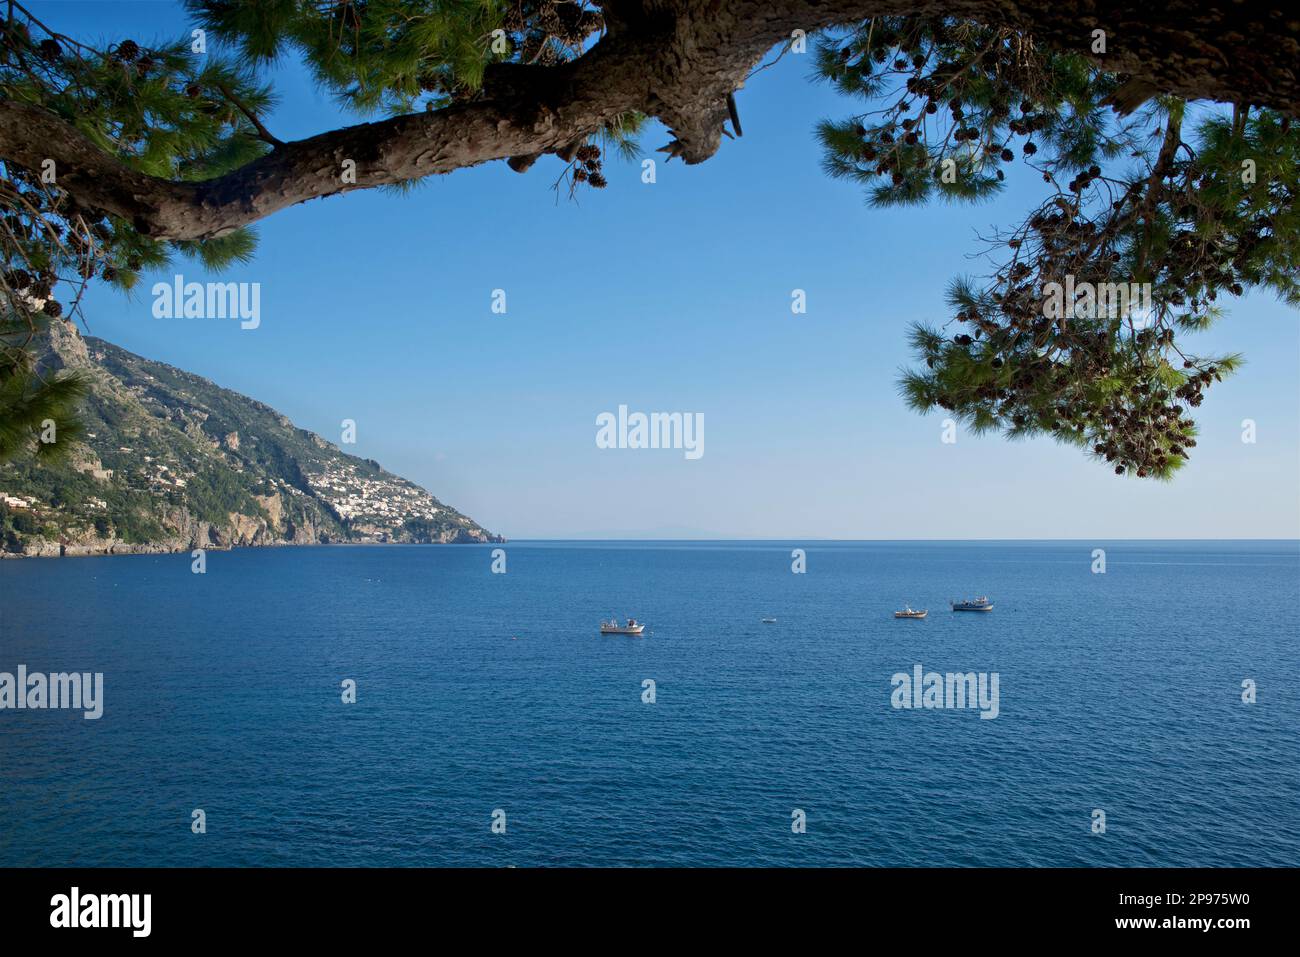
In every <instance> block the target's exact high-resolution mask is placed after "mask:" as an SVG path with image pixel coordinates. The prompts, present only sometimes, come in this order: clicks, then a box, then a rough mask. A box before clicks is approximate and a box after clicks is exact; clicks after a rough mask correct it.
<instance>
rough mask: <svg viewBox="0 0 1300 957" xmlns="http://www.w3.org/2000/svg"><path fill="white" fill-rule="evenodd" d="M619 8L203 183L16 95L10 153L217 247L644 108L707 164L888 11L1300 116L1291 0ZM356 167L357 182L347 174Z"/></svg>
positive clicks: (530, 149)
mask: <svg viewBox="0 0 1300 957" xmlns="http://www.w3.org/2000/svg"><path fill="white" fill-rule="evenodd" d="M605 10H606V21H607V25H608V28H609V29H608V34H607V35H606V36H605V37H604V38H603V39H602V40H601V41H600V42H599V43H598V44H597V45H596V46H595V47H594V48H593V49H592V50H591V51H590V52H588V53H587V54H585V55H584V56H582V57H581V58H580V59H578V60H577V61H575V62H573V63H570V64H565V65H562V66H556V67H524V66H503V67H499V68H497V69H495V70H492V71H490V72H489V74H488V77H487V79H486V81H485V85H484V96H483V97H482V98H480V99H476V100H474V101H473V102H470V103H466V104H462V105H456V106H451V107H448V108H446V109H443V110H439V111H436V112H432V113H420V114H412V115H408V116H400V117H395V118H393V119H388V120H384V121H382V122H377V123H366V124H361V125H358V126H351V127H347V128H344V129H339V130H334V131H331V132H328V133H323V134H320V135H319V136H314V137H311V138H310V139H306V140H299V141H296V142H293V143H286V144H282V145H278V146H276V147H275V148H274V149H273V150H272V151H271V152H270V153H268V154H267V155H266V156H264V157H262V158H260V159H258V160H256V161H254V162H252V163H249V164H248V165H246V166H244V167H242V168H240V169H239V170H236V171H234V172H232V173H229V174H227V175H225V176H222V177H219V178H217V179H214V180H210V181H206V182H202V183H177V182H171V181H167V180H161V179H157V178H155V177H150V176H146V175H143V174H141V173H137V172H135V171H133V170H131V169H129V168H128V167H126V166H125V165H123V164H122V163H120V162H119V161H118V160H117V159H116V158H114V157H113V156H110V155H109V154H107V153H104V152H103V151H102V150H100V149H99V148H98V147H96V146H94V145H93V144H92V143H90V142H89V140H87V139H86V138H85V137H84V136H83V135H82V134H80V133H79V132H78V131H77V130H76V129H75V128H73V127H72V126H70V125H69V124H68V123H66V122H65V121H64V120H62V119H61V118H60V117H58V116H56V115H55V114H53V113H51V112H49V111H46V110H43V109H40V108H38V107H34V106H30V105H27V104H22V103H15V102H12V101H8V102H4V103H0V156H3V157H4V158H6V159H9V160H12V161H14V162H17V163H19V164H21V165H23V166H27V167H30V168H34V169H39V168H40V165H41V162H42V161H43V160H45V159H47V158H48V159H53V160H54V161H55V163H56V167H57V173H58V183H59V186H60V187H62V188H63V189H65V190H67V191H68V192H69V193H70V194H71V195H73V196H75V197H76V198H77V199H78V201H79V202H81V203H83V204H84V205H87V206H91V207H95V208H100V209H103V210H106V211H108V212H111V213H114V214H116V215H119V216H122V217H124V218H127V219H129V220H131V221H132V222H133V223H134V224H135V225H136V227H137V228H138V229H139V230H140V231H141V232H143V233H145V234H147V235H150V236H154V237H156V238H159V239H172V240H184V239H202V238H207V237H213V236H219V235H222V234H223V233H226V232H229V231H230V230H233V229H235V228H238V227H240V226H244V225H247V224H249V223H252V222H255V221H257V220H259V219H261V218H263V217H265V216H268V215H270V214H272V213H274V212H276V211H277V210H280V209H283V208H285V207H286V206H291V205H293V204H295V203H301V202H303V201H305V200H308V199H312V198H315V197H320V196H329V195H332V194H335V193H340V192H345V191H347V190H351V189H365V188H369V187H374V186H381V185H387V184H392V183H397V182H400V181H403V180H409V179H415V178H420V177H424V176H429V175H431V174H435V173H448V172H451V171H453V170H457V169H461V168H464V167H468V166H474V165H476V164H479V163H483V162H487V161H489V160H495V159H503V158H508V157H521V158H523V157H529V156H532V155H535V154H538V153H543V152H547V151H554V150H557V149H562V148H563V147H565V146H566V145H567V144H570V143H572V142H573V141H574V140H575V139H578V138H580V137H583V136H586V135H588V134H590V133H592V132H594V131H595V130H597V129H599V128H600V127H601V126H602V125H603V124H605V123H607V122H609V121H611V120H613V119H614V118H615V117H617V116H619V115H620V114H623V113H627V112H631V111H641V112H645V113H648V114H650V115H652V116H655V117H657V118H659V119H660V120H662V121H663V122H664V123H665V124H666V125H667V126H668V127H669V128H670V129H671V130H672V131H673V134H674V136H675V137H676V143H677V144H678V145H677V147H676V151H677V153H678V154H679V155H681V157H682V158H683V159H684V160H685V161H686V162H687V163H699V162H702V161H704V160H706V159H708V158H709V157H710V156H712V155H713V154H714V153H715V152H716V151H717V149H718V146H719V144H720V142H721V137H722V129H723V124H724V122H725V121H726V120H727V118H728V110H727V96H728V95H729V94H731V93H732V92H734V91H735V90H736V89H738V88H739V87H740V86H741V85H742V84H743V82H744V80H745V77H746V76H747V75H748V73H749V71H750V70H751V69H753V67H754V65H755V64H756V63H757V62H758V61H759V60H760V58H761V57H762V56H763V55H764V54H765V53H766V52H767V51H769V50H770V49H772V47H773V46H775V45H776V44H779V43H782V42H784V41H788V40H789V39H790V36H791V33H792V31H794V30H796V29H798V30H804V31H805V32H807V33H812V32H813V31H815V30H819V29H821V28H823V27H826V26H829V25H832V24H836V23H850V22H854V21H858V20H862V19H866V18H869V17H872V16H878V15H886V14H908V15H916V16H939V15H945V16H955V17H960V18H963V19H970V20H976V21H980V22H984V23H988V24H994V25H1004V26H1008V27H1014V28H1016V29H1019V30H1022V31H1023V32H1026V33H1029V34H1031V35H1032V36H1033V37H1034V39H1035V40H1036V41H1037V42H1039V43H1045V44H1048V45H1050V46H1052V47H1055V48H1059V49H1063V50H1074V51H1077V52H1080V53H1084V54H1088V55H1092V54H1091V47H1092V43H1093V31H1094V30H1098V29H1100V30H1105V31H1106V51H1107V52H1106V53H1105V54H1100V55H1095V56H1093V59H1094V60H1096V61H1097V62H1098V63H1099V64H1101V65H1103V66H1104V67H1106V68H1107V69H1110V70H1113V71H1115V72H1120V73H1128V74H1131V75H1132V76H1133V77H1134V78H1135V79H1137V80H1139V81H1141V82H1143V83H1146V84H1149V85H1150V86H1151V87H1152V88H1153V89H1155V90H1159V91H1163V92H1169V93H1177V94H1179V95H1182V96H1184V97H1187V98H1191V99H1212V100H1219V101H1224V102H1239V103H1251V104H1259V105H1266V106H1272V107H1275V108H1277V109H1280V110H1282V111H1284V112H1287V113H1289V114H1291V115H1295V116H1300V75H1298V73H1297V71H1298V69H1300V67H1298V64H1300V13H1297V12H1292V13H1287V12H1284V10H1283V8H1282V5H1281V3H1280V2H1277V0H1273V2H1268V3H1265V2H1256V0H1204V2H1200V3H1196V2H1189V0H1166V2H1162V3H1148V4H1134V3H1132V2H1131V0H1080V2H1078V3H1074V4H1057V3H1055V2H1051V0H948V2H940V0H912V2H910V3H909V2H903V0H823V2H816V0H790V2H780V0H766V2H762V0H645V2H639V0H611V2H609V3H607V4H605ZM348 160H351V161H353V163H355V169H356V177H355V182H346V181H345V180H344V177H343V173H344V169H345V162H346V161H348ZM516 165H517V166H519V167H526V166H527V165H528V162H527V160H521V161H520V162H519V163H518V164H516Z"/></svg>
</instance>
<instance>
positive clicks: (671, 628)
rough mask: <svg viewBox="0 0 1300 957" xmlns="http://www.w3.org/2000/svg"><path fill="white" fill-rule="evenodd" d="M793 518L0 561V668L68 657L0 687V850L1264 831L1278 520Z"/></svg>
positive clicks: (1299, 805)
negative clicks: (869, 528) (1026, 529)
mask: <svg viewBox="0 0 1300 957" xmlns="http://www.w3.org/2000/svg"><path fill="white" fill-rule="evenodd" d="M800 544H801V543H748V542H746V543H700V544H677V543H545V544H543V543H535V544H529V543H512V544H510V545H508V546H506V551H507V562H508V566H507V567H508V571H507V573H506V574H504V575H498V574H492V573H491V561H492V560H491V554H490V548H489V547H481V548H480V547H473V546H432V547H416V546H396V547H327V548H286V549H263V550H255V549H254V550H240V551H235V552H229V553H222V552H210V553H209V554H208V569H207V573H206V574H205V575H194V574H191V572H190V558H189V556H188V555H173V556H139V557H113V558H78V559H64V560H25V561H6V562H0V671H9V672H13V671H15V670H16V667H17V665H18V664H25V665H27V667H28V668H29V670H31V671H44V672H54V671H71V670H76V671H102V672H104V674H105V678H104V681H105V691H104V699H105V701H104V716H103V718H101V719H100V720H98V721H86V720H84V719H83V718H82V717H81V715H80V713H79V712H64V711H51V710H46V711H30V710H27V711H15V710H2V711H0V865H24V864H47V865H72V864H76V865H146V864H147V865H288V864H301V865H383V864H397V865H507V864H513V865H519V866H532V865H645V864H677V865H717V864H741V865H773V864H797V865H938V864H953V865H1002V864H1006V865H1074V864H1082V865H1246V866H1251V865H1294V864H1297V863H1300V668H1298V667H1297V653H1296V652H1297V647H1296V646H1297V636H1298V635H1300V610H1298V609H1300V545H1298V544H1297V543H1295V542H1274V543H1245V542H1199V543H1155V542H1146V543H1142V542H1127V543H1125V542H1112V543H1093V542H1089V543H1007V544H994V543H862V544H849V543H825V544H818V543H815V542H814V543H803V547H805V548H806V549H807V556H808V566H807V573H806V574H802V575H795V574H792V573H791V571H790V564H791V558H790V550H791V548H792V547H795V546H798V545H800ZM1095 547H1104V548H1105V549H1106V553H1107V554H1106V559H1107V570H1106V573H1105V574H1100V575H1098V574H1093V573H1092V572H1091V564H1092V555H1091V553H1092V549H1093V548H1095ZM972 594H988V595H990V596H991V597H992V598H993V599H994V600H995V602H996V609H995V610H994V611H993V612H992V613H990V614H987V615H977V614H965V615H960V614H958V615H955V614H953V613H951V612H950V611H948V609H947V605H946V600H947V599H948V598H950V597H960V596H963V595H972ZM905 602H910V603H911V604H912V605H913V606H914V607H917V608H924V607H928V608H929V609H930V617H929V618H928V619H927V620H925V621H895V620H894V619H893V618H892V614H891V613H892V610H893V609H895V608H899V607H902V605H903V604H904V603H905ZM611 614H615V615H621V616H627V615H635V616H636V617H638V618H641V619H644V620H646V621H648V622H649V623H650V626H651V629H652V632H651V633H647V635H646V636H644V637H642V638H630V637H601V636H600V635H599V634H598V633H597V623H598V621H599V620H600V619H601V618H602V617H607V616H608V615H611ZM764 616H774V617H776V618H777V619H778V621H777V623H776V624H768V625H764V624H761V623H760V619H761V618H762V617H764ZM512 639H513V640H512ZM917 663H920V664H922V665H924V666H925V668H926V670H931V669H933V670H935V671H940V672H947V671H977V672H978V671H987V672H994V671H996V672H998V674H999V692H1000V694H999V708H1000V714H999V716H998V717H997V718H996V719H995V720H981V719H980V718H979V713H978V711H976V710H964V711H962V710H896V709H895V708H893V707H892V706H891V704H890V695H891V683H890V679H891V676H892V675H893V674H894V673H895V672H900V671H903V672H910V671H911V669H912V667H913V665H915V664H917ZM345 678H351V679H354V680H355V681H356V682H357V702H356V703H355V704H343V703H342V702H341V700H340V694H341V692H340V682H341V681H342V680H343V679H345ZM647 678H650V679H653V680H654V681H655V682H656V699H657V700H656V701H655V703H654V704H645V703H643V702H642V681H643V680H644V679H647ZM1246 678H1250V679H1253V680H1254V681H1255V682H1256V683H1257V687H1258V700H1257V702H1256V703H1254V704H1245V703H1243V702H1242V700H1241V683H1242V681H1243V679H1246ZM194 808H202V809H204V811H205V812H206V815H207V833H206V834H203V835H195V834H192V833H191V830H190V821H191V811H192V810H193V809H194ZM497 808H500V809H503V810H504V811H505V812H506V824H507V827H506V833H505V834H504V835H501V834H493V833H492V832H491V830H490V824H491V820H492V817H491V816H492V812H493V811H494V809H497ZM796 808H799V809H802V810H804V811H805V812H806V814H807V832H806V833H804V834H795V833H792V831H791V827H790V824H791V813H792V811H793V810H794V809H796ZM1094 808H1099V809H1102V810H1104V811H1105V814H1106V833H1105V834H1104V835H1094V834H1092V833H1091V815H1092V811H1093V809H1094Z"/></svg>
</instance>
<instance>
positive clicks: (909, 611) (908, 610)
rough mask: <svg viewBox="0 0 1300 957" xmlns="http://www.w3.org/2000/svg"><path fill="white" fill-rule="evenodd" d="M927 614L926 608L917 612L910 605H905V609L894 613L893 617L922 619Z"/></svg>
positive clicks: (928, 611)
mask: <svg viewBox="0 0 1300 957" xmlns="http://www.w3.org/2000/svg"><path fill="white" fill-rule="evenodd" d="M929 613H930V609H928V608H925V609H922V610H921V611H917V610H916V609H915V608H913V607H912V606H911V605H907V606H906V607H904V608H903V610H902V611H896V612H894V617H895V618H924V617H925V616H926V615H928V614H929Z"/></svg>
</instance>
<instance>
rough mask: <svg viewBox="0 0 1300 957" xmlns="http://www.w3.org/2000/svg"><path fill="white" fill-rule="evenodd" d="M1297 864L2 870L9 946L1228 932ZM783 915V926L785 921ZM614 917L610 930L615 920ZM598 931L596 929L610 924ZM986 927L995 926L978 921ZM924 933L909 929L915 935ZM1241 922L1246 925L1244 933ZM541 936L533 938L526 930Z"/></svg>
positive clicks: (1272, 909)
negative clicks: (675, 930)
mask: <svg viewBox="0 0 1300 957" xmlns="http://www.w3.org/2000/svg"><path fill="white" fill-rule="evenodd" d="M1296 876H1297V875H1296V873H1295V872H1294V871H1293V870H1219V869H1206V868H1196V869H1190V868H1189V869H1178V868H1170V869H1152V870H1087V869H1041V870H1017V869H895V870H883V869H867V870H793V869H792V870H672V869H657V870H621V871H611V870H545V869H542V870H534V869H528V870H515V869H498V870H484V869H479V870H474V869H469V870H410V869H380V870H361V869H333V870H319V869H257V870H239V869H105V870H89V869H56V868H50V869H33V870H8V871H0V915H2V917H3V926H4V928H5V931H4V932H5V938H6V941H7V942H13V941H15V940H19V939H27V938H30V937H33V936H39V937H43V938H47V939H49V940H51V941H54V940H57V939H58V938H59V937H67V936H68V935H71V934H76V935H77V940H78V942H79V943H80V944H83V945H84V944H86V943H90V942H92V941H93V942H98V941H101V940H102V941H104V942H108V941H110V940H116V941H119V942H130V943H136V942H144V941H160V942H165V943H168V944H176V943H202V944H214V943H224V942H245V941H263V940H279V939H285V940H289V939H292V940H294V941H297V942H302V941H312V940H319V941H321V942H322V943H329V944H339V943H344V942H348V941H353V940H355V941H357V942H372V943H373V942H374V941H376V940H382V939H385V938H387V937H394V938H396V937H398V935H408V934H413V933H419V932H424V933H428V932H429V931H431V930H434V929H437V930H440V931H446V930H463V931H467V932H470V931H472V932H475V933H489V934H491V936H492V937H493V938H494V939H496V938H499V937H500V936H501V935H503V934H506V935H513V934H522V935H529V934H532V935H546V936H549V935H551V934H552V933H555V932H563V933H564V934H565V935H566V936H574V935H578V936H581V937H585V936H587V935H588V934H593V933H595V932H597V931H598V930H601V929H608V931H609V932H610V933H614V932H620V933H631V934H633V936H634V937H635V936H636V935H638V934H641V933H648V934H651V935H654V934H656V933H657V932H658V931H659V930H661V929H663V928H664V927H667V926H676V925H678V924H680V923H681V922H682V921H691V922H698V923H700V924H702V925H703V926H705V927H711V928H716V929H718V930H722V931H725V932H726V933H727V934H735V935H737V936H740V937H744V936H746V934H747V933H763V934H766V933H767V932H768V929H769V928H771V929H779V926H780V925H782V924H789V926H790V928H791V929H792V930H793V929H795V928H797V927H800V926H802V927H803V928H804V929H805V930H809V929H814V928H811V927H810V926H809V925H808V924H807V922H808V921H809V920H814V919H815V921H816V922H817V923H816V928H815V929H816V930H817V931H818V932H821V931H822V930H832V929H836V928H839V929H845V930H850V931H851V932H852V933H854V934H855V935H858V936H861V937H862V938H864V939H893V938H898V937H912V938H915V939H916V940H917V942H920V941H921V940H922V939H923V938H926V937H927V935H930V934H935V935H937V936H936V937H935V938H934V939H935V941H936V942H938V943H943V942H947V944H952V943H955V942H957V941H968V942H969V943H971V944H973V943H974V942H975V941H976V940H977V939H984V940H990V939H996V940H1000V941H1001V940H1014V939H1017V938H1019V937H1021V936H1022V935H1023V936H1024V937H1025V938H1026V939H1029V938H1030V937H1038V936H1039V935H1041V934H1042V933H1044V932H1048V933H1053V934H1058V935H1060V936H1063V937H1067V938H1068V937H1074V936H1078V935H1084V936H1087V937H1094V936H1098V935H1106V936H1111V935H1113V936H1115V937H1117V938H1122V937H1125V936H1133V937H1137V938H1139V939H1143V940H1146V941H1151V940H1160V939H1166V940H1177V941H1179V942H1187V941H1188V940H1189V938H1193V937H1199V938H1202V939H1205V940H1213V941H1215V942H1216V943H1221V944H1225V945H1227V946H1231V945H1232V943H1234V942H1236V941H1240V940H1243V939H1249V935H1250V934H1252V933H1253V932H1255V931H1259V930H1267V929H1270V928H1271V929H1272V930H1273V931H1274V932H1275V933H1276V932H1277V931H1278V930H1280V929H1281V927H1282V926H1284V923H1285V918H1284V917H1283V915H1282V909H1283V907H1284V906H1285V904H1286V902H1287V901H1288V900H1289V899H1290V896H1291V888H1293V886H1294V882H1295V878H1296ZM791 922H793V923H791ZM620 927H621V928H622V930H621V931H619V928H620ZM602 932H603V931H602ZM990 933H992V934H996V937H993V938H990V937H988V936H986V935H988V934H990ZM917 935H919V936H917ZM1242 935H1246V937H1244V938H1243V936H1242ZM541 939H544V938H543V937H537V938H535V940H541Z"/></svg>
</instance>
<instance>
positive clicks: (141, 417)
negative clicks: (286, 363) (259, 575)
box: [0, 320, 504, 557]
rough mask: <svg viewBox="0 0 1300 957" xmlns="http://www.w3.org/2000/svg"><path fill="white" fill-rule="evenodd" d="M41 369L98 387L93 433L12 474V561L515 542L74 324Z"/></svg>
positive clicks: (6, 508)
mask: <svg viewBox="0 0 1300 957" xmlns="http://www.w3.org/2000/svg"><path fill="white" fill-rule="evenodd" d="M39 366H40V368H41V369H42V371H43V372H45V373H53V372H56V371H59V370H60V369H68V370H73V371H77V372H80V373H81V374H82V375H83V376H84V377H85V378H86V379H87V380H88V383H89V393H88V396H87V398H86V400H85V401H84V403H83V406H82V417H83V419H84V422H85V429H84V433H83V434H82V435H80V436H78V437H77V438H76V439H75V440H74V444H73V446H72V448H71V449H70V450H69V451H68V454H67V455H66V456H65V457H64V459H63V461H61V462H59V463H57V464H54V465H49V464H43V463H40V462H37V461H36V460H34V459H33V458H31V457H27V458H21V459H19V460H17V461H12V462H8V463H4V464H3V465H0V557H22V556H36V557H55V556H62V555H103V554H141V553H144V554H156V553H162V552H177V551H189V550H192V549H195V548H230V547H238V546H263V545H267V546H269V545H308V544H333V543H414V544H431V543H476V542H477V543H481V542H500V541H504V539H503V538H501V537H500V536H497V535H493V534H492V533H491V532H488V531H487V530H486V529H484V528H482V526H480V525H479V524H478V523H476V522H474V521H473V520H472V519H470V518H469V517H468V516H466V515H464V514H462V513H460V512H458V511H457V510H455V509H453V508H450V507H449V506H447V505H445V504H443V503H442V502H441V501H439V500H438V499H437V498H435V497H434V496H433V495H432V494H431V493H430V492H428V491H427V490H426V489H424V488H422V487H420V486H419V485H416V484H415V483H414V482H411V481H409V480H407V479H404V478H402V477H401V476H398V475H395V474H394V473H391V472H388V471H387V470H386V469H384V468H383V467H382V466H380V465H379V463H378V462H376V461H374V460H373V459H364V458H361V457H359V456H355V455H351V454H349V453H346V452H343V451H342V450H340V449H339V448H338V447H337V446H335V445H333V444H332V443H330V442H328V441H326V440H325V439H323V438H322V437H321V436H319V435H317V434H316V433H314V432H311V431H309V430H307V429H301V428H298V427H297V426H296V425H294V424H293V422H292V421H290V420H289V419H288V417H286V416H284V415H283V414H281V413H280V412H278V411H276V410H275V409H273V408H272V407H271V406H269V405H267V404H266V403H264V402H260V401H258V400H257V399H253V398H250V397H248V396H244V395H241V394H240V393H237V392H234V391H232V390H230V389H225V388H223V387H221V386H219V385H217V384H216V383H214V382H212V381H211V380H209V379H206V378H204V377H202V376H199V375H196V374H194V373H191V372H186V371H184V370H182V369H177V368H175V367H174V366H170V365H167V364H166V363H163V362H158V361H156V360H153V359H146V358H144V357H142V356H138V355H135V354H134V353H131V352H128V351H126V350H125V349H122V348H120V347H118V346H115V345H113V344H112V343H110V342H107V341H105V340H103V339H98V338H95V337H91V336H82V335H81V334H80V333H79V332H78V331H77V329H76V327H75V326H73V325H72V323H70V322H68V321H66V320H57V321H55V322H53V323H52V324H51V327H50V330H49V333H48V336H47V338H46V341H45V343H44V346H43V349H42V353H41V356H40V360H39Z"/></svg>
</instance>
